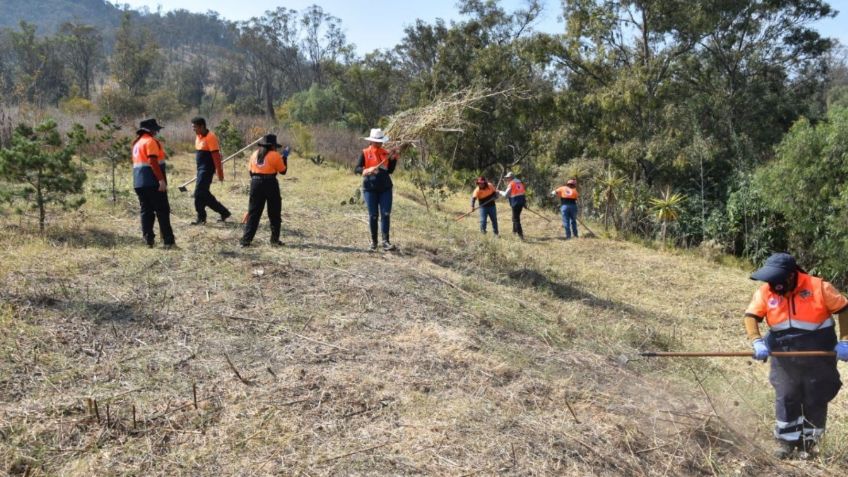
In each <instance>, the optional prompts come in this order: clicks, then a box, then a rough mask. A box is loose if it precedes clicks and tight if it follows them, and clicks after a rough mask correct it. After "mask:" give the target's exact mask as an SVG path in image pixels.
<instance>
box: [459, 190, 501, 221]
mask: <svg viewBox="0 0 848 477" xmlns="http://www.w3.org/2000/svg"><path fill="white" fill-rule="evenodd" d="M495 194H497V192H495ZM497 198H498V197H497V196H495V197H492V198H491V199H489V200H487V201H486V203H485V204H480V205H478V206H477V207H474V208H473V209H471V210H470V211H468V212H466V213H464V214H462V215H460V216H459V217H457V218H456V219H454V221H455V222H459V221H460V220H462V219H464V218H466V217H468V216H469V215H471V214H472V213H473V212H474V211H475V210H477V209H479V208H480V207H486V206H487V205H489V204H491V203H492V202H494V201H495V199H497Z"/></svg>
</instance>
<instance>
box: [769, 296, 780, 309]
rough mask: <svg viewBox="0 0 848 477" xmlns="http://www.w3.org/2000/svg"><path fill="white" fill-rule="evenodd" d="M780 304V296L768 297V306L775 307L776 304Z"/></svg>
mask: <svg viewBox="0 0 848 477" xmlns="http://www.w3.org/2000/svg"><path fill="white" fill-rule="evenodd" d="M778 304H780V298H778V297H776V296H773V297H771V298H769V299H768V307H769V308H777V305H778Z"/></svg>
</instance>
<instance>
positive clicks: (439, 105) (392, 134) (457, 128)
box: [386, 87, 517, 144]
mask: <svg viewBox="0 0 848 477" xmlns="http://www.w3.org/2000/svg"><path fill="white" fill-rule="evenodd" d="M494 96H502V97H504V98H507V97H511V96H517V95H516V92H515V90H514V89H513V88H510V89H506V90H501V91H492V90H490V89H486V88H478V87H472V88H466V89H464V90H461V91H457V92H456V93H453V94H451V95H448V96H445V97H443V98H441V99H437V100H436V101H433V102H432V103H430V104H428V105H426V106H422V107H419V108H413V109H407V110H405V111H401V112H399V113H397V114H395V115H393V116H391V118H390V119H389V125H388V127H387V128H386V135H388V136H389V138H390V139H391V142H392V143H395V144H410V143H411V144H415V143H417V142H419V141H421V140H425V139H426V138H427V136H429V135H431V134H433V133H435V132H463V131H464V129H466V128H468V127H472V126H476V125H473V124H469V122H468V121H466V120H465V119H464V118H463V113H464V112H465V110H467V109H477V108H476V104H477V103H479V102H480V101H482V100H484V99H486V98H491V97H494Z"/></svg>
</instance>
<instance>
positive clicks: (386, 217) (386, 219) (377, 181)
mask: <svg viewBox="0 0 848 477" xmlns="http://www.w3.org/2000/svg"><path fill="white" fill-rule="evenodd" d="M362 139H364V140H366V141H368V143H369V145H368V147H366V148H365V149H363V150H362V154H360V156H359V162H357V164H356V168H355V169H354V171H355V172H356V173H357V174H361V175H362V197H363V198H364V199H365V205H366V206H367V207H368V227H369V228H370V232H371V245H370V247H369V250H371V251H374V250H376V249H377V226H378V222H379V223H380V224H382V232H383V250H387V251H388V250H394V249H395V246H394V245H392V243H391V241H390V237H389V233H390V229H391V214H392V185H393V184H392V178H391V177H390V175H391V174H392V173H393V172H394V171H395V167H397V161H398V153H397V151H389V150H387V149H385V148H384V147H383V145H384V144H385V143H387V142H388V141H389V137H388V136H386V134H385V133H384V132H383V130H382V129H379V128H375V129H372V130H371V134H369V135H368V137H364V138H362Z"/></svg>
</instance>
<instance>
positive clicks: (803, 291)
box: [798, 290, 813, 299]
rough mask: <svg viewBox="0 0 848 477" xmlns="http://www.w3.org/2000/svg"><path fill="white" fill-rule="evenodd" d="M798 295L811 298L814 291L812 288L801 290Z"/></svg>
mask: <svg viewBox="0 0 848 477" xmlns="http://www.w3.org/2000/svg"><path fill="white" fill-rule="evenodd" d="M798 296H800V297H801V298H805V299H806V298H810V297H811V296H813V292H811V291H810V290H801V292H800V293H798Z"/></svg>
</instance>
